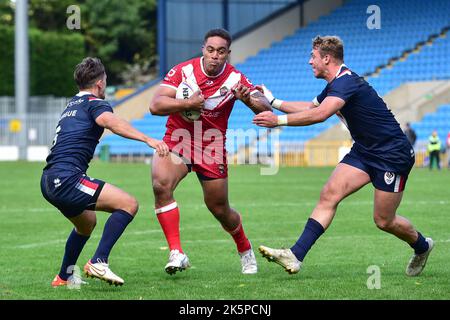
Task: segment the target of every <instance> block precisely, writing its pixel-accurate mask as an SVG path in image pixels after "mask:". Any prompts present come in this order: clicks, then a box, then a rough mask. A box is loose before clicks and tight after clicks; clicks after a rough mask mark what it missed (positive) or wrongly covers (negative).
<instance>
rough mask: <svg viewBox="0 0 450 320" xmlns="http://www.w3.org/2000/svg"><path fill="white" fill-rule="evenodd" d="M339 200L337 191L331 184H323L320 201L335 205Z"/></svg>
mask: <svg viewBox="0 0 450 320" xmlns="http://www.w3.org/2000/svg"><path fill="white" fill-rule="evenodd" d="M339 201H341V197H340V194H339V191H338V190H337V189H336V188H334V187H333V186H331V185H328V184H327V185H325V187H323V189H322V191H321V192H320V202H321V203H327V204H331V205H336V204H338V203H339Z"/></svg>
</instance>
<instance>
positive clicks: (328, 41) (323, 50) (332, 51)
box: [312, 36, 344, 62]
mask: <svg viewBox="0 0 450 320" xmlns="http://www.w3.org/2000/svg"><path fill="white" fill-rule="evenodd" d="M312 46H313V49H317V50H319V53H320V56H321V57H322V58H323V56H324V55H326V54H329V55H330V56H332V57H333V58H335V59H336V60H338V61H341V62H343V61H344V43H343V42H342V40H341V38H339V37H338V36H325V37H321V36H317V37H315V38H314V39H313V44H312Z"/></svg>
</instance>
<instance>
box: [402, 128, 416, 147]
mask: <svg viewBox="0 0 450 320" xmlns="http://www.w3.org/2000/svg"><path fill="white" fill-rule="evenodd" d="M404 133H405V135H406V138H408V141H409V143H411V145H412V146H413V147H414V144H415V143H416V139H417V135H416V132H415V131H414V129H413V128H411V125H410V123H409V122H407V123H406V129H405V131H404Z"/></svg>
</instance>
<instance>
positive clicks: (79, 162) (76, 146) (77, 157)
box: [41, 57, 169, 287]
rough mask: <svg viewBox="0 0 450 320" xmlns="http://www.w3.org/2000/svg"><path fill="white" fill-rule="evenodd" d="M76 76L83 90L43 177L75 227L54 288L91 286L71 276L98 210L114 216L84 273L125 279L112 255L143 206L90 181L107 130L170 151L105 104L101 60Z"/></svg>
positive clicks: (61, 125) (63, 120) (47, 193)
mask: <svg viewBox="0 0 450 320" xmlns="http://www.w3.org/2000/svg"><path fill="white" fill-rule="evenodd" d="M74 78H75V81H76V83H77V86H78V88H79V89H80V92H79V93H78V94H77V95H76V96H75V97H73V98H72V99H71V100H70V101H69V103H68V104H67V107H66V109H65V110H64V111H63V112H62V115H61V117H60V119H59V122H58V125H57V127H56V135H55V138H54V140H53V145H52V147H51V150H50V154H49V155H48V157H47V165H46V166H45V168H44V171H43V174H42V178H41V191H42V194H43V196H44V198H45V199H46V200H47V201H48V202H50V203H51V204H52V205H53V206H55V207H56V208H58V209H59V210H60V211H61V213H62V214H63V215H64V216H65V217H66V218H67V219H69V220H70V221H71V222H72V224H73V225H74V226H75V228H74V229H73V230H72V232H71V233H70V235H69V238H68V239H67V242H66V247H65V252H64V257H63V261H62V265H61V269H60V272H59V274H57V275H56V276H55V278H54V280H53V281H52V286H53V287H58V286H64V285H67V284H75V285H77V284H78V285H79V284H83V283H85V282H84V281H82V280H81V278H79V276H76V275H75V274H74V275H73V276H71V274H72V272H73V270H74V266H75V265H76V262H77V259H78V257H79V255H80V253H81V251H82V249H83V247H84V245H85V243H86V241H87V240H88V239H89V236H90V235H91V233H92V231H93V229H94V227H95V224H96V214H95V211H106V212H110V213H111V215H110V217H109V218H108V220H107V221H106V223H105V226H104V230H103V234H102V237H101V239H100V242H99V245H98V247H97V250H96V252H95V254H94V255H93V257H92V258H91V259H90V260H89V261H88V262H87V263H86V265H85V266H84V272H85V274H86V275H87V276H88V277H95V278H99V279H101V280H104V281H106V282H108V283H110V284H114V285H122V284H123V283H124V280H123V279H122V278H120V277H119V276H117V275H116V274H114V273H113V272H112V271H111V269H110V268H109V264H108V257H109V254H110V252H111V249H112V247H113V246H114V244H115V243H116V241H117V240H118V239H119V237H120V236H121V235H122V233H123V231H124V230H125V228H126V227H127V225H128V224H129V223H130V222H131V220H133V218H134V216H135V215H136V213H137V211H138V202H137V201H136V199H135V198H134V197H133V196H131V195H129V194H128V193H126V192H125V191H123V190H121V189H119V188H117V187H115V186H113V185H111V184H108V183H105V182H104V181H102V180H98V179H94V178H90V177H88V176H87V175H86V171H87V169H88V167H89V162H90V160H91V159H92V157H93V155H94V150H95V147H96V146H97V144H98V142H99V139H100V137H101V135H102V134H103V131H104V128H108V129H109V130H111V131H112V132H113V133H116V134H118V135H120V136H122V137H125V138H129V139H134V140H138V141H142V142H145V143H146V144H147V145H148V146H150V147H151V148H154V149H156V153H157V154H158V156H161V157H165V156H167V155H168V153H169V149H168V147H167V145H166V144H165V143H164V142H163V141H159V140H155V139H152V138H150V137H148V136H146V135H145V134H143V133H142V132H140V131H138V130H136V129H134V128H133V127H132V126H131V125H130V124H129V123H128V122H127V121H125V120H123V119H119V118H117V117H116V116H115V115H114V114H113V109H112V108H111V106H110V104H109V103H108V102H106V101H105V100H103V99H105V88H106V72H105V68H104V66H103V64H102V62H101V61H100V60H99V59H97V58H90V57H89V58H85V59H84V60H83V61H82V62H81V63H80V64H78V65H77V66H76V69H75V72H74Z"/></svg>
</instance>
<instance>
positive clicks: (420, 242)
mask: <svg viewBox="0 0 450 320" xmlns="http://www.w3.org/2000/svg"><path fill="white" fill-rule="evenodd" d="M417 233H418V234H419V237H418V238H417V240H416V242H414V243H413V244H410V246H411V248H413V249H414V253H415V254H422V253H424V252H426V251H427V250H428V248H429V247H430V246H429V245H428V242H427V241H426V240H425V238H424V237H423V236H422V234H421V233H420V232H417Z"/></svg>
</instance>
